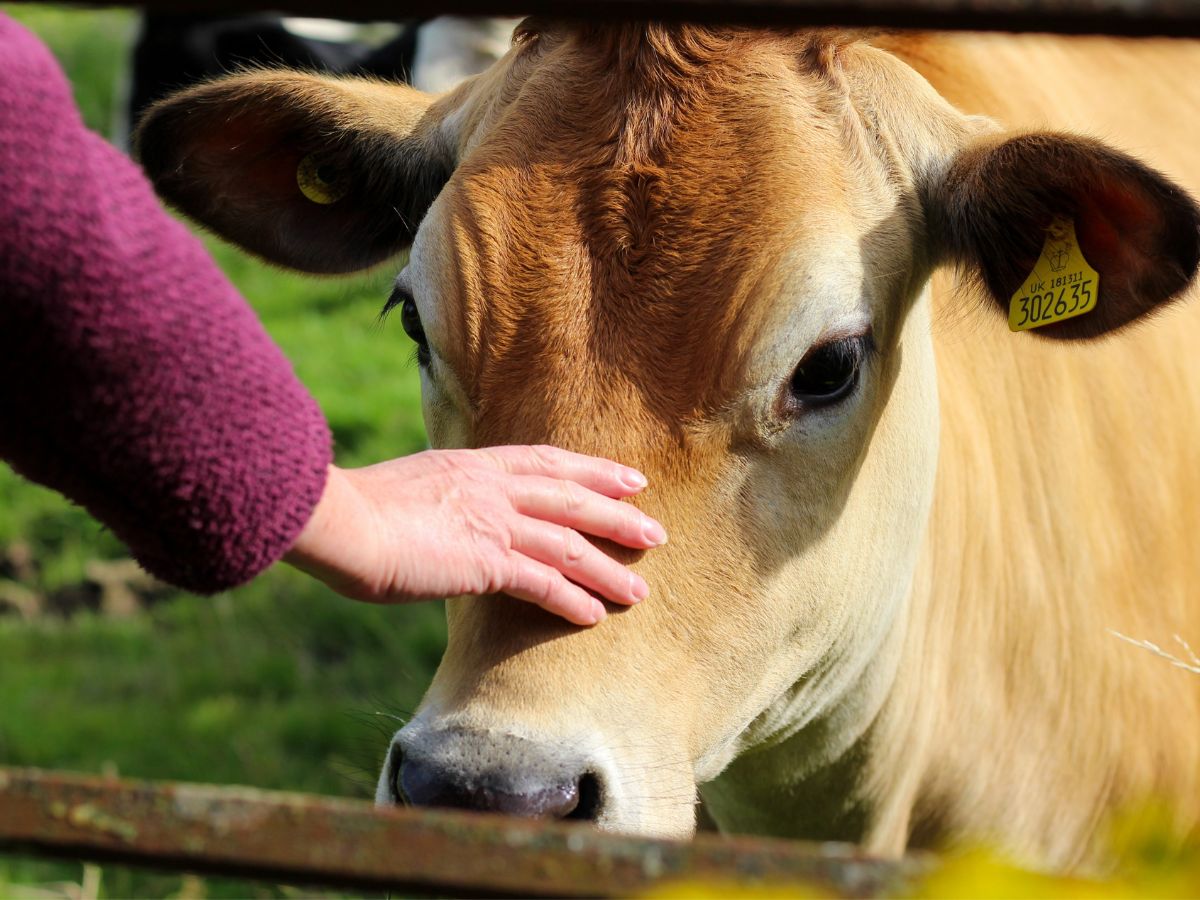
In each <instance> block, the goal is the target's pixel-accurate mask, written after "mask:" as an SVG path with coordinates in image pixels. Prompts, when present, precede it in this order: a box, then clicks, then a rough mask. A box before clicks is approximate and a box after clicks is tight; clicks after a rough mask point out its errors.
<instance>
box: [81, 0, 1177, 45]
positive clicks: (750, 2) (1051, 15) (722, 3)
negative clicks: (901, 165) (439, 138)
mask: <svg viewBox="0 0 1200 900" xmlns="http://www.w3.org/2000/svg"><path fill="white" fill-rule="evenodd" d="M92 5H100V6H104V5H108V6H121V5H124V6H139V7H142V8H145V9H148V10H153V11H156V12H168V13H204V14H210V15H222V14H239V13H246V12H250V11H253V10H255V9H270V10H280V11H283V12H287V13H290V14H293V15H304V16H332V17H336V18H342V19H345V18H351V19H363V20H367V19H404V18H412V17H422V16H434V15H443V14H446V13H457V14H462V15H535V14H536V15H548V16H555V17H572V18H583V19H611V18H622V17H631V16H632V17H637V18H654V19H690V20H694V21H723V22H745V23H764V24H765V23H790V24H798V25H842V26H851V27H883V28H925V29H972V30H974V29H981V30H1000V31H1050V32H1063V33H1069V34H1070V33H1095V34H1116V35H1165V36H1168V37H1184V36H1191V37H1195V36H1200V0H436V2H431V0H140V2H130V3H120V2H108V3H105V2H104V0H100V2H95V0H93V3H92Z"/></svg>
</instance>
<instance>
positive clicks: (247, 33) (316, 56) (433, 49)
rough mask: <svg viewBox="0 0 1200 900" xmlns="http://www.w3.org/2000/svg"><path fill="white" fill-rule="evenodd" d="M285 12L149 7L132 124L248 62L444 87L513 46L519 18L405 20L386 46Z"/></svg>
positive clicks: (137, 53) (136, 67) (138, 52)
mask: <svg viewBox="0 0 1200 900" xmlns="http://www.w3.org/2000/svg"><path fill="white" fill-rule="evenodd" d="M293 21H295V20H288V19H284V18H282V17H280V16H277V15H270V14H262V15H249V16H239V17H237V18H214V17H212V16H203V15H165V14H161V13H147V14H146V15H145V17H144V19H143V21H142V30H141V35H140V36H139V38H138V42H137V46H136V47H135V49H134V53H133V73H132V86H131V90H130V97H129V119H128V124H129V129H127V130H131V129H132V127H133V126H134V125H136V124H137V120H138V117H139V116H140V115H141V114H142V112H143V111H144V110H145V109H146V107H147V106H148V105H149V104H150V103H153V102H154V101H155V100H157V99H159V98H160V97H163V96H165V95H166V94H168V93H170V92H171V91H173V90H176V89H177V88H181V87H186V86H187V85H189V84H194V83H195V82H197V81H201V80H203V79H206V78H211V77H213V76H216V75H221V74H224V73H227V72H232V71H234V70H236V69H238V68H239V67H243V66H247V65H250V66H260V65H269V66H286V67H290V68H299V69H310V70H313V71H324V72H337V73H342V74H358V75H373V76H376V77H379V78H385V79H389V80H397V81H405V82H409V83H411V84H414V85H415V86H416V87H419V88H421V89H422V90H427V91H434V92H437V91H444V90H448V89H449V88H450V87H452V86H453V85H454V84H455V83H456V82H457V81H458V80H459V79H461V78H464V77H466V76H468V75H473V74H475V73H476V72H481V71H483V70H484V69H486V68H487V67H488V66H489V65H491V63H492V62H494V61H495V60H496V59H498V58H499V57H500V56H501V55H502V54H503V53H504V52H505V50H506V49H507V47H508V43H509V41H510V39H511V36H512V29H513V27H514V26H515V25H516V22H517V20H516V19H483V18H477V19H469V18H461V17H457V16H439V17H437V18H434V19H409V20H403V21H400V22H399V23H398V24H399V26H400V29H399V33H398V34H397V35H396V36H395V37H393V38H391V39H390V40H387V41H385V42H384V43H382V44H379V45H372V44H370V43H368V42H366V41H363V40H357V39H349V40H335V39H323V38H320V37H313V36H311V35H306V34H304V33H303V31H302V30H300V29H297V28H296V27H294V26H293V25H292V24H291V23H292V22H293Z"/></svg>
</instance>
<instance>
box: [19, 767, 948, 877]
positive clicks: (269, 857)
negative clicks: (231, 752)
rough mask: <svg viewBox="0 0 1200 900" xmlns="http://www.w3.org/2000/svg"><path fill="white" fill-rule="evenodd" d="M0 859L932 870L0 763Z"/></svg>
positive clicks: (363, 866)
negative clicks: (20, 856)
mask: <svg viewBox="0 0 1200 900" xmlns="http://www.w3.org/2000/svg"><path fill="white" fill-rule="evenodd" d="M0 852H7V853H17V852H20V853H30V854H35V855H43V856H55V857H64V856H65V857H70V858H73V859H83V860H89V861H97V862H114V863H126V864H133V865H143V866H152V867H156V868H170V869H175V870H182V871H189V872H196V873H198V874H202V875H221V876H236V877H248V878H256V879H266V880H271V881H277V882H285V883H300V884H318V885H324V886H328V887H343V888H346V887H349V888H359V889H361V888H368V889H389V890H394V891H409V892H412V891H425V892H434V893H438V894H474V895H479V894H487V895H492V896H495V895H501V896H505V895H513V896H564V897H579V896H598V897H607V896H629V895H631V894H638V893H641V892H644V891H647V890H649V889H651V888H653V887H654V886H656V885H661V884H663V883H674V882H692V883H704V884H706V885H713V884H733V883H737V884H741V885H788V884H791V885H796V884H801V883H805V884H814V885H819V886H822V887H826V888H832V889H833V890H835V891H837V892H839V893H842V894H844V895H848V896H875V895H879V894H883V893H894V892H895V890H896V889H897V888H898V887H899V886H900V885H902V884H903V883H904V882H905V881H906V880H907V879H909V878H911V877H912V876H913V875H915V874H917V873H919V872H921V871H923V870H924V869H926V868H927V867H928V863H927V862H926V861H924V860H922V859H920V858H916V857H912V858H907V859H905V860H901V861H884V860H878V859H871V858H868V857H866V856H864V855H862V854H861V853H860V852H859V851H858V850H857V849H855V848H853V847H851V846H848V845H844V844H803V843H795V842H790V841H780V840H761V839H750V838H726V837H721V836H718V835H712V834H701V835H699V836H698V837H697V838H696V839H695V840H694V841H689V842H684V841H667V840H647V839H643V838H632V837H624V836H621V835H616V834H608V833H604V832H601V831H598V830H596V829H594V828H592V827H591V826H589V825H586V824H582V823H579V824H571V823H558V822H531V821H524V820H516V819H506V818H502V817H498V816H485V815H475V814H470V813H459V812H448V811H446V812H443V811H433V810H415V809H376V808H375V807H374V806H373V805H372V804H370V803H366V802H363V801H358V800H344V799H338V798H332V797H318V796H311V795H304V794H288V793H281V792H277V791H261V790H254V789H251V788H242V787H214V786H210V785H194V784H176V783H166V782H146V781H123V780H117V779H108V778H99V777H94V776H84V775H73V774H67V773H62V772H48V771H41V770H37V769H5V768H0Z"/></svg>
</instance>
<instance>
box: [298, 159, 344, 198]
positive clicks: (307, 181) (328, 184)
mask: <svg viewBox="0 0 1200 900" xmlns="http://www.w3.org/2000/svg"><path fill="white" fill-rule="evenodd" d="M296 184H297V185H299V187H300V193H302V194H303V195H304V196H305V197H307V198H308V199H309V200H311V201H312V202H313V203H319V204H321V205H322V206H329V205H331V204H333V203H337V202H338V201H339V200H341V199H342V198H343V197H345V196H346V194H347V193H349V191H350V179H349V177H347V176H346V174H345V173H344V172H343V171H342V170H340V169H338V168H337V167H336V166H333V165H331V164H330V163H329V162H328V161H327V160H326V159H325V158H324V157H322V156H321V154H319V153H310V154H308V156H306V157H304V159H302V160H300V165H299V166H297V167H296Z"/></svg>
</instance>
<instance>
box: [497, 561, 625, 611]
mask: <svg viewBox="0 0 1200 900" xmlns="http://www.w3.org/2000/svg"><path fill="white" fill-rule="evenodd" d="M512 560H513V563H512V572H511V574H510V576H509V578H508V583H507V584H506V586H505V587H504V593H506V594H508V595H509V596H512V597H516V598H517V599H518V600H527V601H529V602H530V603H533V604H535V605H537V606H540V607H541V608H542V609H544V610H546V612H549V613H554V615H556V616H562V618H564V619H566V620H567V621H568V622H570V623H571V624H573V625H595V624H596V623H597V622H599V621H601V620H603V619H604V617H605V616H606V615H607V614H608V613H607V612H606V611H605V609H604V604H603V603H601V602H600V601H599V600H597V599H596V598H595V597H593V596H592V595H591V594H589V593H588V592H587V591H585V590H584V589H583V588H581V587H580V586H579V585H577V584H572V583H571V582H570V581H568V580H567V579H566V578H565V577H564V576H563V574H562V573H561V572H559V571H558V570H557V569H555V568H553V567H552V566H548V565H545V564H544V563H540V562H538V561H537V560H534V559H530V558H529V557H528V556H522V555H520V554H513V557H512Z"/></svg>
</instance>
